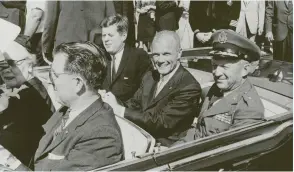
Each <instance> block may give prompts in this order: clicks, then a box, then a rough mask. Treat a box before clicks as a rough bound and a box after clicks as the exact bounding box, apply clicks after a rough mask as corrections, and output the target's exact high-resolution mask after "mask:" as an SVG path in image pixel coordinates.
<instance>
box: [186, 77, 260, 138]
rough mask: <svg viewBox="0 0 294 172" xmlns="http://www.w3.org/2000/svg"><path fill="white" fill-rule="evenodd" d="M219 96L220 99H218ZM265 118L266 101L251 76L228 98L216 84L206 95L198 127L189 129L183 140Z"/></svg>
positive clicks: (204, 135)
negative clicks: (262, 98) (250, 79)
mask: <svg viewBox="0 0 294 172" xmlns="http://www.w3.org/2000/svg"><path fill="white" fill-rule="evenodd" d="M218 99H219V101H217V102H215V101H216V100H218ZM213 102H215V103H214V104H213ZM212 104H213V105H212ZM263 119H264V107H263V104H262V102H261V100H260V98H259V96H258V94H257V92H256V90H255V88H254V87H253V85H252V84H251V83H250V82H249V80H248V79H247V80H246V81H245V82H244V83H243V84H242V85H241V86H240V87H239V88H237V90H234V91H233V92H232V93H230V94H229V95H227V96H225V97H223V96H222V93H221V92H220V89H219V88H218V87H217V86H216V84H214V85H213V86H212V87H211V88H210V89H209V92H208V94H207V96H206V97H205V100H204V103H203V106H202V108H201V112H200V115H199V118H198V122H197V125H196V127H194V128H191V129H189V131H188V132H187V135H186V137H185V138H184V139H182V140H181V142H182V141H183V142H188V141H192V140H196V139H198V138H202V137H206V136H209V135H213V134H217V133H220V132H223V131H226V130H229V129H232V128H235V127H239V126H243V125H246V124H251V123H254V122H257V121H261V120H263Z"/></svg>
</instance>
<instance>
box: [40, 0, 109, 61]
mask: <svg viewBox="0 0 294 172" xmlns="http://www.w3.org/2000/svg"><path fill="white" fill-rule="evenodd" d="M114 13H115V9H114V6H113V2H112V1H48V2H47V14H46V17H45V23H44V31H43V35H42V45H43V52H44V53H45V54H46V56H48V58H49V59H50V58H51V57H50V54H51V52H52V49H53V47H56V46H57V45H59V44H61V43H63V42H73V41H87V40H89V39H90V38H89V37H90V32H91V31H92V30H94V29H97V27H99V25H100V23H101V21H102V20H103V19H104V18H105V17H107V16H110V15H113V14H114Z"/></svg>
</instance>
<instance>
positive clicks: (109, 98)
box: [102, 92, 124, 117]
mask: <svg viewBox="0 0 294 172" xmlns="http://www.w3.org/2000/svg"><path fill="white" fill-rule="evenodd" d="M102 100H103V101H104V102H105V103H108V104H109V105H110V106H111V107H112V109H113V112H114V114H116V115H119V116H121V117H123V114H124V113H123V112H124V110H123V109H124V107H123V106H122V105H120V104H119V102H118V101H117V99H116V97H115V96H114V95H113V94H112V93H111V92H107V93H105V94H104V96H102Z"/></svg>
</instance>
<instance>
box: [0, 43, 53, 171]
mask: <svg viewBox="0 0 294 172" xmlns="http://www.w3.org/2000/svg"><path fill="white" fill-rule="evenodd" d="M0 56H1V60H0V61H1V67H0V75H1V78H2V79H3V81H4V83H5V86H6V87H5V86H4V87H3V86H2V88H1V90H0V92H1V96H0V145H2V146H4V147H5V148H6V149H7V150H9V151H10V152H12V153H13V154H14V155H15V156H16V157H17V158H18V159H19V160H20V161H21V162H22V163H24V164H25V165H27V166H29V164H30V161H31V160H32V159H33V156H34V154H35V152H36V150H37V148H38V144H39V141H40V139H41V137H42V136H43V134H44V131H43V128H42V125H43V124H45V123H46V122H47V120H48V119H49V118H50V116H51V114H52V113H53V111H54V108H52V109H51V107H53V106H51V105H52V102H51V99H50V97H49V95H48V93H47V91H46V89H45V88H44V86H43V85H42V83H41V81H39V80H38V79H37V78H35V77H34V76H32V73H31V72H29V71H32V67H33V60H32V58H30V57H31V54H30V53H28V51H27V50H26V49H25V47H23V46H22V45H20V44H19V43H17V42H12V43H11V44H10V45H9V46H8V47H7V48H6V49H5V51H4V52H3V55H2V54H1V53H0ZM0 152H1V151H0ZM0 154H1V153H0ZM1 156H3V155H2V154H1Z"/></svg>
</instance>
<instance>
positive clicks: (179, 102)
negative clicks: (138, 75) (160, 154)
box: [103, 31, 201, 146]
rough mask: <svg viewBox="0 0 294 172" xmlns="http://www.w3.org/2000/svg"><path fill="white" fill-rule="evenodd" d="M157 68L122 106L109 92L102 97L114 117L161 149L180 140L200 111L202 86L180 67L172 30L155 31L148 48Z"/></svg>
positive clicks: (177, 41) (179, 52)
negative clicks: (143, 133)
mask: <svg viewBox="0 0 294 172" xmlns="http://www.w3.org/2000/svg"><path fill="white" fill-rule="evenodd" d="M151 51H152V61H153V64H154V66H155V68H156V69H157V70H156V71H149V72H147V73H146V74H145V76H144V77H143V80H142V83H141V87H140V88H139V90H138V91H137V92H136V93H135V95H134V97H133V98H131V99H130V100H128V101H127V102H126V104H125V107H123V106H122V105H120V104H119V103H118V101H117V100H116V98H115V97H114V95H113V94H112V93H111V92H108V93H106V94H105V95H104V96H103V100H104V101H105V102H107V103H108V104H110V106H112V108H113V109H114V112H115V114H118V115H121V116H123V117H125V118H126V119H128V120H130V121H132V122H134V123H135V124H137V125H138V126H140V127H142V128H143V129H145V130H146V131H147V132H149V133H150V134H151V135H152V136H153V137H154V138H155V139H156V140H157V141H158V142H160V143H161V144H162V145H163V146H169V145H171V144H173V143H174V142H176V141H177V140H178V139H179V138H181V137H183V136H184V135H185V134H186V133H185V131H186V130H187V129H188V127H189V126H190V125H191V124H192V121H193V119H194V117H195V115H197V112H198V110H199V99H200V95H201V87H200V85H199V83H198V82H197V81H196V80H195V79H194V77H193V76H192V75H191V74H190V73H189V72H188V71H187V70H186V69H184V67H183V66H182V65H181V64H180V62H179V59H180V58H181V48H180V39H179V37H178V35H177V34H176V33H175V32H173V31H161V32H158V33H157V34H156V36H155V38H154V40H153V43H152V45H151Z"/></svg>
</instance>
